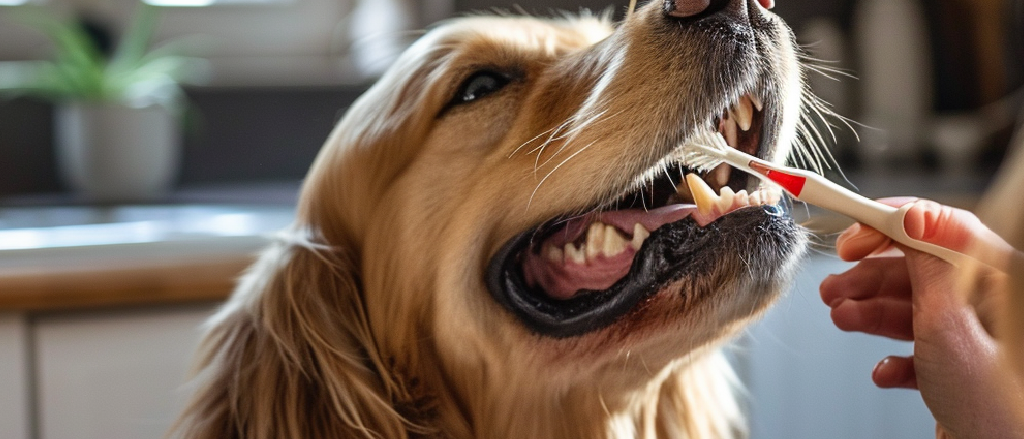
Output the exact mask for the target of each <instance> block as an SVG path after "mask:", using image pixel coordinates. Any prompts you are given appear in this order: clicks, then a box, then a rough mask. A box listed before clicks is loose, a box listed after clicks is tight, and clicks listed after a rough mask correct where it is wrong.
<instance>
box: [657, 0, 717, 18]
mask: <svg viewBox="0 0 1024 439" xmlns="http://www.w3.org/2000/svg"><path fill="white" fill-rule="evenodd" d="M709 6H711V0H665V13H666V14H668V15H670V16H672V17H677V18H689V17H693V16H694V15H697V14H700V13H701V12H704V11H705V10H707V9H708V7H709Z"/></svg>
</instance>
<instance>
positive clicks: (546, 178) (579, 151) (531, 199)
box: [526, 142, 597, 210]
mask: <svg viewBox="0 0 1024 439" xmlns="http://www.w3.org/2000/svg"><path fill="white" fill-rule="evenodd" d="M594 143H597V142H592V143H588V144H587V145H585V146H584V147H582V148H580V149H579V150H578V151H576V152H574V153H572V155H570V156H569V157H566V158H565V160H562V162H561V163H559V164H557V165H555V167H554V168H552V169H551V171H549V172H548V173H547V175H545V176H544V178H542V179H541V180H540V182H539V183H537V186H536V187H535V188H533V192H532V193H531V194H530V201H529V202H528V203H527V204H526V209H527V210H529V209H530V206H532V205H533V198H534V197H536V196H537V191H539V190H540V187H541V186H543V185H544V182H545V181H547V180H548V178H551V176H552V175H553V174H554V173H555V171H558V169H559V168H561V167H562V165H565V164H566V163H567V162H569V160H572V159H573V157H576V156H578V155H580V153H582V152H583V151H586V150H587V148H590V147H591V146H592V145H593V144H594Z"/></svg>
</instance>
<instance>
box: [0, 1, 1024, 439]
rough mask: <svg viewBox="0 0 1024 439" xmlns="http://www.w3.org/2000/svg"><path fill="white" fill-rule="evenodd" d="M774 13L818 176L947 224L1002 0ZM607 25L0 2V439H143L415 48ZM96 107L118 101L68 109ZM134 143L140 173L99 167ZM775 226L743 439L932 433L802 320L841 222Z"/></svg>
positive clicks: (1010, 75)
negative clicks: (793, 47)
mask: <svg viewBox="0 0 1024 439" xmlns="http://www.w3.org/2000/svg"><path fill="white" fill-rule="evenodd" d="M777 3H778V5H777V7H776V8H775V12H776V13H778V14H779V15H780V16H782V17H783V18H785V19H786V21H787V22H788V23H789V24H790V26H791V27H792V28H793V29H794V31H795V32H796V35H797V38H798V40H799V41H800V43H801V44H803V45H804V46H805V50H806V52H807V57H808V59H807V61H808V64H809V65H810V66H811V68H810V69H809V70H808V72H807V81H808V82H809V84H810V85H811V87H812V88H813V90H814V92H815V93H816V94H817V95H818V96H820V97H822V98H823V99H824V100H826V101H828V102H830V103H831V105H832V109H833V110H834V111H835V112H836V113H838V114H840V115H842V116H843V117H845V118H846V119H843V118H836V117H826V118H825V119H824V120H823V121H821V123H820V124H819V130H818V131H819V132H820V133H821V134H820V137H821V138H822V139H824V140H825V141H826V143H828V144H829V146H830V150H831V152H832V155H833V157H834V159H835V160H834V161H830V162H829V163H828V166H827V169H825V171H826V172H827V173H828V174H829V175H830V176H831V177H832V178H834V179H836V180H838V181H843V182H845V183H848V184H849V185H851V186H853V187H856V188H858V189H859V190H860V191H861V192H862V193H864V194H866V195H868V196H888V195H897V194H913V195H918V196H925V197H929V198H933V199H936V200H938V201H941V202H944V203H947V204H953V205H956V206H960V207H965V208H971V207H972V206H973V205H974V203H975V202H976V201H977V199H978V197H979V195H980V194H981V193H982V192H983V191H984V189H985V188H986V186H987V185H988V183H989V181H990V179H991V178H992V176H993V174H994V173H995V171H996V170H997V169H998V166H999V164H1000V162H1001V160H1002V158H1003V156H1004V155H1005V153H1006V151H1007V145H1008V144H1010V140H1011V137H1012V136H1013V133H1014V128H1015V126H1016V125H1017V121H1018V115H1019V114H1020V113H1021V108H1022V103H1024V89H1022V88H1021V87H1022V85H1024V0H934V1H928V2H925V1H919V0H779V1H778V2H777ZM627 4H628V2H627V1H618V2H612V1H611V0H557V1H546V2H541V1H534V0H520V1H516V2H512V1H500V0H364V1H356V0H147V3H146V4H145V6H144V7H143V4H142V3H139V1H138V0H0V426H4V428H0V439H7V438H11V439H30V438H32V439H35V438H48V439H49V438H150V437H152V438H156V437H159V436H160V435H161V434H162V433H163V432H164V430H165V429H166V428H167V427H168V426H169V425H170V423H171V422H172V420H173V418H174V416H175V414H176V413H177V411H178V410H180V407H181V404H182V401H183V399H184V397H185V395H187V391H188V388H187V386H185V385H184V384H183V383H184V379H185V377H186V373H187V370H188V366H189V364H190V358H191V353H192V351H193V350H194V349H195V346H196V343H197V341H198V335H199V329H198V328H199V325H200V323H201V322H202V320H203V319H204V318H205V317H206V316H208V315H209V313H210V312H211V311H212V310H213V309H214V307H215V306H216V304H217V303H218V302H219V301H221V300H223V298H224V297H226V295H227V294H228V292H229V291H230V288H231V284H232V280H233V278H234V277H235V276H236V275H237V274H238V273H239V272H240V271H241V270H242V269H243V268H244V267H245V266H246V265H247V264H248V263H249V262H250V261H251V255H252V253H253V252H255V251H257V250H258V249H259V248H260V247H261V246H262V245H264V244H265V243H266V236H267V234H269V233H272V232H273V231H274V230H277V229H280V228H282V227H284V226H285V225H287V224H288V222H289V221H290V220H291V217H292V214H293V207H294V203H295V200H296V191H297V190H298V187H299V184H300V181H301V179H302V178H303V176H304V174H305V172H306V170H307V169H308V167H309V165H310V163H311V161H312V160H313V158H314V156H315V154H316V153H317V151H318V150H319V148H320V146H321V144H322V143H323V141H324V140H325V139H326V137H327V135H328V133H329V132H330V130H331V128H332V126H333V125H334V124H335V123H336V122H337V121H338V120H339V119H340V117H341V116H342V115H343V114H344V112H345V109H346V108H347V107H348V106H349V105H350V103H351V102H352V101H353V100H354V99H355V98H356V97H357V96H359V94H360V93H361V92H362V91H364V90H365V89H366V88H367V87H368V86H369V84H371V83H372V82H373V80H374V78H375V76H376V75H377V74H379V73H380V72H381V71H382V70H383V69H384V68H386V67H387V65H388V64H389V62H390V61H391V60H392V59H393V57H394V55H395V54H397V53H398V52H400V51H401V50H402V49H403V48H404V47H405V46H406V45H407V44H408V43H409V42H410V41H412V40H413V39H414V38H415V37H416V36H417V35H419V34H421V30H422V29H424V28H425V27H426V26H428V25H429V24H431V23H434V22H436V21H438V20H443V19H445V18H449V17H453V16H458V15H460V14H464V13H466V12H470V11H481V10H483V11H486V10H491V9H493V8H498V9H502V10H514V11H525V12H528V13H534V14H539V15H549V14H550V13H551V12H552V11H553V10H568V11H578V10H580V9H581V8H587V9H590V10H595V11H601V10H605V9H606V8H611V10H612V11H613V12H614V13H615V14H616V15H615V16H616V17H617V18H621V16H622V15H623V12H624V10H625V8H626V5H627ZM54 41H57V42H58V43H57V44H54ZM119 42H125V43H126V44H119ZM106 63H110V65H113V66H115V67H116V68H111V69H106V70H105V69H104V68H103V66H105V65H107V64H106ZM112 71H113V72H116V73H117V74H116V75H114V74H111V73H110V72H112ZM69 84H70V85H69ZM97 97H99V98H103V99H105V100H108V101H110V100H113V101H117V102H119V104H118V105H111V104H104V105H91V104H83V103H82V102H87V101H90V100H95V98H97ZM111 97H115V98H117V99H110V98H111ZM96 107H99V108H96ZM126 121H128V122H126ZM131 121H135V122H131ZM140 143H147V144H151V145H152V147H150V148H145V150H147V151H154V154H152V155H148V156H141V155H139V156H136V153H135V151H136V150H138V149H139V148H129V149H127V150H117V149H113V150H100V148H101V147H104V148H105V147H107V146H110V147H112V148H116V147H117V146H116V145H121V144H125V145H128V146H129V147H131V146H135V145H138V144H140ZM147 166H150V167H149V168H147ZM140 169H141V170H145V171H141V172H140V171H138V170H140ZM126 170H128V171H131V170H135V171H136V172H134V173H133V172H128V171H126ZM122 174H125V175H122ZM114 176H116V177H117V178H118V179H119V180H116V181H114V180H111V179H113V178H114ZM121 178H128V179H134V180H127V181H133V182H134V183H129V184H124V183H121V182H122V181H126V180H120V179H121ZM125 188H128V189H131V190H126V189H125ZM795 214H796V216H798V217H799V218H800V219H801V221H803V222H805V223H806V224H807V225H808V226H809V227H810V228H812V230H814V231H815V232H816V242H815V245H814V248H813V249H812V255H811V256H810V257H809V258H808V261H807V263H806V264H805V268H804V269H803V270H802V272H801V274H800V276H799V278H798V279H797V282H796V285H795V287H794V289H793V291H791V292H790V293H789V294H788V295H787V296H786V298H785V299H784V300H783V301H782V302H781V304H780V305H779V306H777V307H775V308H774V309H773V310H772V311H771V313H770V314H769V315H768V316H766V317H765V319H763V321H761V322H760V323H758V324H757V325H755V326H754V327H753V328H751V329H750V330H749V331H747V333H746V334H745V335H744V337H743V338H742V340H741V341H740V342H739V343H738V344H737V346H736V347H735V348H734V349H733V354H734V355H733V357H734V360H735V362H736V365H737V368H738V369H739V371H740V374H741V376H742V378H743V379H744V380H745V381H746V382H747V385H748V387H749V389H750V398H749V399H750V412H751V417H752V427H753V429H754V430H753V437H754V438H760V439H768V438H806V439H812V438H815V439H817V438H851V439H852V438H868V437H870V438H931V437H934V429H933V421H932V420H931V417H930V415H929V414H928V412H927V410H926V409H925V408H924V406H923V404H922V403H921V402H920V399H919V397H918V396H917V394H916V393H914V392H909V391H900V390H889V391H882V390H878V389H875V388H874V387H873V385H872V384H871V382H870V372H871V369H872V367H873V365H874V363H875V362H876V361H878V360H880V359H881V358H882V357H884V356H885V355H888V354H901V355H905V354H907V353H909V352H910V350H911V347H910V345H909V344H906V343H897V342H888V341H884V340H878V339H874V338H870V337H866V336H862V335H859V334H845V333H841V332H840V331H839V330H837V329H835V328H834V327H833V326H832V325H831V322H830V321H829V319H828V314H827V312H826V311H827V308H826V307H825V306H824V305H823V304H821V303H820V300H819V299H818V293H817V285H818V283H820V281H821V279H822V278H824V276H825V275H827V274H828V273H835V272H839V271H842V270H844V269H846V268H847V267H848V266H847V265H846V264H843V263H841V262H839V261H838V260H837V259H836V258H835V257H834V255H833V253H834V252H833V250H832V245H833V240H834V237H835V235H836V233H837V232H838V231H840V230H841V229H842V228H843V227H845V226H846V225H847V224H848V220H845V219H843V218H837V217H833V216H830V215H828V214H826V213H824V212H818V211H816V210H814V209H811V208H806V207H804V206H796V207H795Z"/></svg>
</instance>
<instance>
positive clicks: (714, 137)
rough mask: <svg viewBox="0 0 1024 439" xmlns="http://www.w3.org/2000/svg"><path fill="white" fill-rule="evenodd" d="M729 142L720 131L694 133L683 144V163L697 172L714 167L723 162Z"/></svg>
mask: <svg viewBox="0 0 1024 439" xmlns="http://www.w3.org/2000/svg"><path fill="white" fill-rule="evenodd" d="M727 148H729V144H727V143H725V138H723V137H722V134H721V133H718V132H714V131H701V132H698V133H696V134H694V135H693V136H692V137H691V138H690V139H689V140H688V141H687V142H686V144H684V145H683V155H682V158H683V164H685V165H687V166H689V167H691V168H693V169H695V170H696V171H698V172H705V171H710V170H712V169H715V167H717V166H718V165H720V164H722V163H723V162H725V160H726V157H727V152H728V149H727Z"/></svg>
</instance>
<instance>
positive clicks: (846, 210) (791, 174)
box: [683, 131, 976, 267]
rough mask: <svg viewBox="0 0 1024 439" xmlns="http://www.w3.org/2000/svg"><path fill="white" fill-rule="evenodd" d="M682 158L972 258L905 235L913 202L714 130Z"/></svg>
mask: <svg viewBox="0 0 1024 439" xmlns="http://www.w3.org/2000/svg"><path fill="white" fill-rule="evenodd" d="M683 161H684V162H685V163H686V164H687V165H689V166H691V167H694V168H696V169H699V170H710V169H712V168H714V167H715V166H717V165H718V164H720V163H722V162H725V163H728V164H730V165H732V166H734V167H736V168H737V169H740V170H742V171H744V172H747V173H749V174H752V175H755V176H757V177H760V178H761V179H764V180H768V181H771V182H773V183H775V184H777V185H779V186H780V187H781V188H782V189H783V190H785V191H786V193H788V194H789V195H791V196H792V197H793V198H795V199H796V200H798V201H803V202H805V203H810V204H813V205H815V206H818V207H822V208H825V209H828V210H831V211H834V212H838V213H841V214H843V215H846V216H848V217H850V218H853V219H855V220H857V221H859V222H861V223H863V224H867V225H869V226H871V227H874V228H875V229H876V230H878V231H879V232H882V233H883V234H885V235H886V236H888V237H889V238H891V239H893V240H894V241H896V242H899V243H901V244H903V245H906V246H907V247H910V248H913V249H916V250H920V251H923V252H925V253H929V254H932V255H934V256H938V257H939V258H942V259H944V260H945V261H946V262H949V263H950V264H952V265H954V266H956V267H964V266H967V265H968V264H971V263H975V262H976V260H975V259H974V258H972V257H970V256H967V255H965V254H963V253H960V252H956V251H953V250H950V249H948V248H945V247H940V246H937V245H935V244H931V243H927V242H924V241H919V240H917V239H914V238H911V237H910V236H909V235H907V231H906V229H904V219H905V218H906V216H907V212H908V211H909V210H910V209H911V208H912V207H913V206H914V203H908V204H906V205H904V206H902V207H899V208H896V207H892V206H888V205H885V204H882V203H879V202H877V201H874V200H871V199H869V198H866V197H864V196H862V195H860V194H857V193H854V192H852V191H850V190H849V189H846V188H844V187H842V186H840V185H838V184H835V183H833V182H831V181H828V180H826V179H825V178H824V177H822V176H820V175H818V174H815V173H813V172H809V171H805V170H802V169H794V168H790V167H787V166H780V165H776V164H773V163H769V162H766V161H764V160H761V159H759V158H757V157H754V156H752V155H749V154H746V153H744V152H742V151H739V150H737V149H736V148H733V147H730V146H729V145H728V144H727V143H726V142H725V139H724V138H722V135H721V134H719V133H717V132H710V131H708V132H704V133H700V134H698V135H697V136H696V138H695V140H692V141H690V142H689V143H687V144H686V145H685V146H684V150H683Z"/></svg>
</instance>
